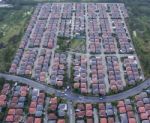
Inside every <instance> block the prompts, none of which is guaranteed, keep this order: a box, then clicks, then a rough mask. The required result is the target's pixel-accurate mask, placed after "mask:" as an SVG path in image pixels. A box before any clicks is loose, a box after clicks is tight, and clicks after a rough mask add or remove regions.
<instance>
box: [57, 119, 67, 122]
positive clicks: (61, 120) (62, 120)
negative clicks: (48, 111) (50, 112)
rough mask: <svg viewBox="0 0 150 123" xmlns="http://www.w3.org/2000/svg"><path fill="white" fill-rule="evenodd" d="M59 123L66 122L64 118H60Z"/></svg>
mask: <svg viewBox="0 0 150 123" xmlns="http://www.w3.org/2000/svg"><path fill="white" fill-rule="evenodd" d="M57 123H65V120H64V119H58V121H57Z"/></svg>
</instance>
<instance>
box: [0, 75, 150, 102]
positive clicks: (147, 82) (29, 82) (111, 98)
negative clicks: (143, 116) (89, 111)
mask: <svg viewBox="0 0 150 123" xmlns="http://www.w3.org/2000/svg"><path fill="white" fill-rule="evenodd" d="M0 77H3V78H5V79H6V80H12V81H17V82H19V83H24V84H27V85H29V86H31V87H35V88H38V89H39V90H44V91H45V92H46V93H55V95H56V96H59V97H62V98H64V99H67V100H71V101H74V102H85V103H88V102H90V103H98V102H113V101H116V100H121V99H125V98H127V97H129V96H134V95H136V94H138V93H140V92H141V91H142V90H143V89H146V88H147V87H150V78H149V79H147V80H145V81H144V82H143V83H142V84H140V85H138V86H136V87H134V88H132V89H130V90H127V91H124V92H122V93H118V94H115V95H111V96H105V97H104V98H103V99H99V97H92V96H81V95H79V94H75V93H73V92H71V90H67V91H65V92H63V91H61V90H57V89H54V88H51V87H48V86H47V85H46V84H45V85H44V84H42V83H39V82H36V81H33V80H30V79H27V78H23V77H20V76H15V75H9V74H3V73H0Z"/></svg>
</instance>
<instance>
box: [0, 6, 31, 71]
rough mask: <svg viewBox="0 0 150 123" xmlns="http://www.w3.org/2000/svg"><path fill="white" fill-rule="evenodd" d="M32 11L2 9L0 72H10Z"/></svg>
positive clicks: (27, 8)
mask: <svg viewBox="0 0 150 123" xmlns="http://www.w3.org/2000/svg"><path fill="white" fill-rule="evenodd" d="M32 11H33V8H32V7H27V6H24V7H22V8H21V9H17V10H15V9H13V8H11V9H0V71H8V68H9V66H10V64H11V61H12V59H13V56H14V53H15V52H16V50H17V48H18V45H19V42H20V40H21V38H22V35H23V33H24V31H25V27H26V26H27V22H28V21H29V18H30V16H31V14H32Z"/></svg>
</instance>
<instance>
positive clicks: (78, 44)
mask: <svg viewBox="0 0 150 123" xmlns="http://www.w3.org/2000/svg"><path fill="white" fill-rule="evenodd" d="M85 46H86V42H85V39H72V40H71V41H70V48H71V49H72V50H74V51H78V52H85Z"/></svg>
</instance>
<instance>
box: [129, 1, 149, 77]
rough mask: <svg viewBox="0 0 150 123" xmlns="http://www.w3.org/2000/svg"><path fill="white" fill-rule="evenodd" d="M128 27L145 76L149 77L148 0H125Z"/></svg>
mask: <svg viewBox="0 0 150 123" xmlns="http://www.w3.org/2000/svg"><path fill="white" fill-rule="evenodd" d="M127 1H128V2H126V6H127V8H128V11H129V19H128V20H127V23H128V28H129V31H130V34H131V36H132V39H133V43H134V46H135V49H136V52H137V55H138V57H139V59H140V62H141V65H142V68H143V71H144V73H145V76H146V77H150V1H147V0H133V1H130V2H129V0H127Z"/></svg>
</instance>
